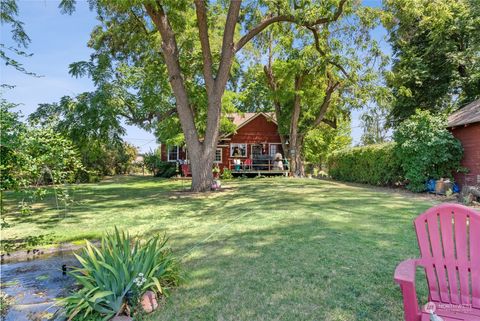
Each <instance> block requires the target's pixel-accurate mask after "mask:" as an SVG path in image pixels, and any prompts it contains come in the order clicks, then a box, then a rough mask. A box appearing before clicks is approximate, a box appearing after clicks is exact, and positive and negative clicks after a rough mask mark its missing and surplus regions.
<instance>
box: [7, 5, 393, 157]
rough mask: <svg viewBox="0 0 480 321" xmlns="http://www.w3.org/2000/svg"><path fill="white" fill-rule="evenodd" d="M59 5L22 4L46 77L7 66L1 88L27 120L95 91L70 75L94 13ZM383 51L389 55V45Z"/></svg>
mask: <svg viewBox="0 0 480 321" xmlns="http://www.w3.org/2000/svg"><path fill="white" fill-rule="evenodd" d="M58 3H59V1H52V0H36V1H35V0H33V1H20V2H19V12H20V20H21V21H23V22H24V23H25V29H26V31H27V34H28V35H29V37H30V38H31V40H32V42H31V44H30V46H29V48H28V52H30V53H33V56H32V57H29V58H22V59H20V61H21V62H22V63H23V64H24V66H25V67H26V69H27V70H29V71H31V72H35V73H37V74H39V75H42V77H39V78H35V77H32V76H28V75H24V74H22V73H20V72H18V71H16V70H15V69H13V68H8V67H7V68H5V67H4V66H2V69H1V71H0V77H1V81H0V82H1V83H8V84H14V85H15V88H14V89H11V90H5V91H3V93H2V94H3V96H4V97H5V99H7V100H8V101H11V102H14V103H19V104H21V106H20V108H19V109H20V110H21V111H22V113H23V115H25V116H27V115H28V114H30V113H32V112H33V111H34V110H35V109H36V108H37V106H38V104H41V103H51V102H56V101H58V100H59V99H60V98H61V97H62V96H65V95H70V96H74V95H76V94H79V93H81V92H84V91H91V90H93V89H94V87H93V83H92V81H91V80H90V79H88V78H73V77H71V76H70V75H69V74H68V65H69V64H70V63H72V62H74V61H80V60H88V59H89V56H90V54H91V52H92V51H91V50H90V49H89V48H88V47H87V42H88V40H89V38H90V32H91V30H92V29H93V27H94V26H95V25H96V24H97V21H96V19H95V14H94V13H93V12H90V11H89V9H88V4H87V2H86V1H78V2H77V3H78V4H77V10H76V12H75V13H74V14H73V15H72V16H68V15H62V14H61V13H60V10H59V9H58ZM363 3H364V4H365V5H368V6H379V5H381V1H380V0H364V1H363ZM373 35H374V37H375V38H376V39H378V40H382V39H383V37H384V36H385V30H384V29H383V28H377V29H376V30H375V31H374V33H373ZM1 37H2V42H4V43H6V44H7V45H8V44H11V40H10V34H9V29H8V28H7V27H5V26H2V27H1ZM382 48H384V50H386V51H390V47H389V45H388V44H387V43H385V41H383V43H382ZM360 114H361V112H360V111H354V112H353V113H352V136H353V141H354V143H356V142H358V140H359V138H360V135H361V129H360V128H359V121H358V118H359V115H360ZM125 127H126V129H127V134H126V136H125V140H126V141H128V142H130V143H132V144H133V145H135V146H137V147H139V148H140V150H141V151H142V152H145V151H148V150H150V149H154V148H155V147H156V146H157V144H156V140H155V137H154V136H153V135H152V134H151V133H148V132H146V131H144V130H142V129H140V128H138V127H134V126H127V125H125Z"/></svg>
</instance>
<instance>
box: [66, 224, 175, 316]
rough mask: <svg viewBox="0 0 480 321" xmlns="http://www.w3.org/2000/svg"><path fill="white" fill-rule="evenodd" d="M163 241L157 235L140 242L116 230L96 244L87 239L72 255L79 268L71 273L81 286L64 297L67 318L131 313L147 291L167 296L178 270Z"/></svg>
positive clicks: (173, 284) (164, 240)
mask: <svg viewBox="0 0 480 321" xmlns="http://www.w3.org/2000/svg"><path fill="white" fill-rule="evenodd" d="M166 243H167V240H166V239H165V238H160V237H158V236H156V237H153V238H151V239H149V240H148V241H147V242H145V243H142V242H141V241H140V240H139V239H134V238H132V237H130V235H129V234H127V233H125V232H120V231H118V230H117V229H115V233H112V234H106V235H105V236H104V237H103V238H102V242H101V245H100V246H99V247H96V246H95V245H92V244H91V243H90V242H88V241H87V245H86V248H85V249H84V250H83V252H82V254H80V255H75V256H76V258H77V259H78V261H79V263H80V265H81V267H79V268H75V269H74V270H73V271H72V272H70V274H71V275H72V276H73V277H74V278H75V280H76V281H77V282H78V284H79V285H80V286H81V287H82V288H81V289H80V290H79V291H78V292H77V293H74V294H72V295H70V296H68V297H66V298H65V299H64V304H65V313H66V315H67V317H69V318H73V317H75V316H77V315H78V316H79V317H81V318H82V319H83V318H87V317H90V316H94V315H101V316H103V320H108V319H110V318H112V317H113V316H115V315H118V314H120V313H121V312H122V311H124V310H126V309H127V308H128V309H129V310H130V311H131V312H133V311H134V310H135V308H137V305H138V303H139V302H138V300H139V298H140V297H141V295H142V294H143V293H145V291H147V290H151V291H154V292H156V293H157V294H159V295H168V290H169V289H171V288H172V287H174V286H176V285H178V283H179V281H180V273H179V264H178V260H177V259H175V258H174V257H173V255H172V253H171V250H170V249H169V248H168V247H167V245H166Z"/></svg>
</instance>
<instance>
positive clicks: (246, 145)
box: [230, 143, 248, 158]
mask: <svg viewBox="0 0 480 321" xmlns="http://www.w3.org/2000/svg"><path fill="white" fill-rule="evenodd" d="M241 145H244V146H245V156H233V150H234V148H235V147H238V148H239V149H240V146H241ZM247 149H248V144H247V143H230V157H240V158H247V156H248V150H247Z"/></svg>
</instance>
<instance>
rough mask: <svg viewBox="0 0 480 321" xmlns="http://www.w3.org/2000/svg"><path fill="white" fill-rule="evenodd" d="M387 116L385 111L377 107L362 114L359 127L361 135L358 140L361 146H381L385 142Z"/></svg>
mask: <svg viewBox="0 0 480 321" xmlns="http://www.w3.org/2000/svg"><path fill="white" fill-rule="evenodd" d="M387 116H388V113H387V110H386V109H384V108H381V107H379V106H376V107H374V108H370V109H369V110H367V111H366V112H365V113H363V114H362V116H361V126H362V129H363V133H362V137H361V138H360V141H361V142H362V145H371V144H381V143H385V142H386V141H387V135H388V128H387V124H386V118H387Z"/></svg>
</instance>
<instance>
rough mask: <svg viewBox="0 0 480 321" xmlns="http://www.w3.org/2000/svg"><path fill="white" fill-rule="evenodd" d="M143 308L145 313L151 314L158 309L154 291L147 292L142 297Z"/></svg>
mask: <svg viewBox="0 0 480 321" xmlns="http://www.w3.org/2000/svg"><path fill="white" fill-rule="evenodd" d="M140 303H141V304H142V308H143V310H144V311H145V312H147V313H150V312H152V311H155V309H157V308H158V302H157V296H156V295H155V292H153V291H147V292H145V293H144V294H143V295H142V298H141V300H140Z"/></svg>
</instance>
